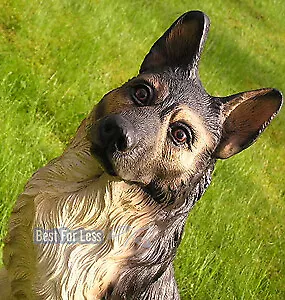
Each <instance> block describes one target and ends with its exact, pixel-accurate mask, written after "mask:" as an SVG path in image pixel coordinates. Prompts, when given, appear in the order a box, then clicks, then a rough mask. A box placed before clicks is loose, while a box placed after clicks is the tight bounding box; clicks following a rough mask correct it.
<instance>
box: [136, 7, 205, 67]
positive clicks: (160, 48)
mask: <svg viewBox="0 0 285 300" xmlns="http://www.w3.org/2000/svg"><path fill="white" fill-rule="evenodd" d="M209 26H210V20H209V18H208V17H207V16H206V15H205V14H204V13H203V12H200V11H190V12H187V13H185V14H183V15H182V16H181V17H180V18H178V19H177V20H176V21H175V22H174V23H173V24H172V25H171V27H170V28H169V29H168V30H167V31H166V32H165V33H164V34H163V36H162V37H160V38H159V39H158V40H157V41H156V42H155V44H154V45H153V46H152V48H151V50H150V52H149V53H148V54H147V55H146V57H145V59H144V61H143V63H142V65H141V68H140V73H143V72H148V71H151V72H153V71H154V70H161V69H163V68H165V67H172V68H173V67H174V68H175V67H181V68H183V69H192V68H195V67H197V66H198V62H199V59H200V55H201V52H202V50H203V47H204V44H205V41H206V38H207V33H208V30H209Z"/></svg>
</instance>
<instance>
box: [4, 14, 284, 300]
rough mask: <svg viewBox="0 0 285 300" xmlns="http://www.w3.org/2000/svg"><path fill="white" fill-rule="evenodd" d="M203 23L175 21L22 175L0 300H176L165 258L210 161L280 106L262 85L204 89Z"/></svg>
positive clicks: (205, 180)
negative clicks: (37, 165)
mask: <svg viewBox="0 0 285 300" xmlns="http://www.w3.org/2000/svg"><path fill="white" fill-rule="evenodd" d="M209 25H210V21H209V19H208V17H207V16H206V15H205V14H204V13H202V12H200V11H190V12H187V13H185V14H183V15H182V16H181V17H180V18H179V19H178V20H176V21H175V22H174V23H173V25H172V26H171V27H170V28H169V29H168V30H167V31H166V32H165V33H164V34H163V36H161V37H160V38H159V39H158V40H157V41H156V43H155V44H154V45H153V47H152V48H151V50H150V52H149V53H148V54H147V55H146V57H145V59H144V61H143V63H142V65H141V68H140V71H139V75H138V76H137V77H135V78H133V79H131V80H130V81H128V82H127V83H125V84H123V85H122V86H121V87H119V88H117V89H115V90H113V91H111V92H109V93H108V94H106V95H105V96H104V97H103V99H102V100H101V101H100V103H99V104H98V105H96V106H95V107H94V109H93V111H92V112H91V114H90V115H89V116H88V117H87V118H86V119H85V120H84V121H83V122H82V123H81V125H80V127H79V129H78V131H77V133H76V135H75V137H74V139H73V140H72V142H71V143H70V145H69V146H68V147H67V149H66V150H65V151H64V153H63V154H62V155H61V156H60V157H58V158H56V159H54V160H52V161H51V162H50V163H49V164H48V165H47V166H45V167H43V168H41V169H39V170H38V171H37V172H36V173H35V174H34V175H33V176H32V178H31V179H30V181H29V182H28V184H27V185H26V188H25V190H24V192H23V193H22V194H21V195H20V197H19V199H18V201H17V203H16V205H15V208H14V210H13V212H12V215H11V219H10V224H9V230H8V235H7V237H6V239H5V247H4V253H3V258H4V265H5V268H4V269H3V270H2V277H1V282H2V284H1V289H0V295H1V293H2V296H1V297H2V298H1V299H21V300H23V299H29V300H31V299H46V300H47V299H79V300H80V299H93V300H99V299H128V300H132V299H140V300H143V299H153V300H168V299H169V300H170V299H171V300H174V299H179V292H178V288H177V284H176V281H175V278H174V270H173V260H174V257H175V254H176V250H177V247H178V246H179V243H180V241H181V236H182V232H183V227H184V224H185V221H186V219H187V216H188V214H189V211H190V209H191V208H192V207H193V205H194V204H195V203H196V202H197V201H198V200H199V199H200V197H201V196H202V194H203V193H204V191H205V190H206V188H207V187H208V186H209V184H210V181H211V174H212V172H213V169H214V165H215V162H216V160H217V159H225V158H228V157H231V156H232V155H234V154H237V153H239V152H240V151H242V150H244V149H246V148H247V147H248V146H250V145H251V144H252V143H254V141H255V140H256V139H257V137H258V136H259V135H260V134H261V133H262V132H263V130H264V129H265V128H266V127H267V126H268V124H269V123H270V122H271V121H272V119H273V118H274V117H275V116H276V114H277V113H278V111H279V109H280V107H281V105H282V94H281V93H280V92H279V91H278V90H276V89H272V88H263V89H260V90H255V91H249V92H243V93H239V94H236V95H231V96H228V97H213V96H210V95H209V94H208V93H207V92H206V91H205V89H204V88H203V86H202V84H201V81H200V79H199V75H198V64H199V59H200V55H201V52H202V50H203V47H204V44H205V40H206V37H207V33H208V30H209Z"/></svg>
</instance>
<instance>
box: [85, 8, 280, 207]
mask: <svg viewBox="0 0 285 300" xmlns="http://www.w3.org/2000/svg"><path fill="white" fill-rule="evenodd" d="M209 26H210V21H209V18H208V17H207V16H206V15H205V14H204V13H202V12H200V11H190V12H187V13H185V14H183V15H182V16H181V17H180V18H178V19H177V20H176V21H175V22H174V23H173V25H172V26H171V27H170V28H169V29H168V30H167V31H166V32H165V33H164V34H163V35H162V37H160V38H159V39H158V40H157V42H155V44H154V45H153V47H152V48H151V50H150V52H149V53H148V54H147V55H146V57H145V59H144V61H143V63H142V65H141V68H140V72H139V75H138V76H137V77H135V78H133V79H131V80H130V81H128V82H127V83H125V84H124V85H123V86H121V87H120V88H118V89H115V90H114V91H112V92H110V93H108V94H107V95H105V96H104V98H103V99H102V100H101V102H100V103H99V104H98V106H97V107H96V108H95V109H94V112H93V119H92V120H93V121H92V122H93V124H92V126H91V130H90V132H91V133H90V139H91V142H92V153H93V154H94V155H95V156H96V157H97V158H98V159H99V160H100V161H101V163H102V166H103V167H104V168H105V170H106V171H107V172H109V173H110V174H111V175H115V176H118V177H120V178H121V179H123V180H125V181H128V182H133V183H135V184H138V185H140V186H142V188H143V189H144V191H146V192H147V193H149V194H150V195H151V196H152V197H153V198H154V199H155V200H156V201H158V202H168V203H173V202H175V201H176V199H177V193H183V192H184V191H186V190H188V191H189V192H191V190H192V189H193V188H194V187H195V186H196V184H197V183H198V182H199V180H200V178H201V177H202V176H203V175H204V174H205V173H207V170H208V169H209V168H210V169H212V167H213V164H214V162H215V160H216V159H217V158H227V157H230V156H232V155H234V154H235V153H238V152H240V151H241V150H243V149H245V148H247V147H248V146H249V145H250V144H251V143H253V142H254V141H255V139H256V138H257V137H258V136H259V134H260V133H261V132H262V131H263V130H264V128H265V127H266V126H267V125H268V124H269V123H270V121H271V120H272V118H273V117H274V116H275V115H276V113H277V112H278V110H279V109H280V107H281V103H282V95H281V93H280V92H279V91H277V90H274V89H261V90H257V91H251V92H244V93H240V94H237V95H233V96H229V97H225V98H219V97H213V96H211V95H209V94H208V93H207V92H206V91H205V89H204V88H203V86H202V84H201V81H200V79H199V74H198V64H199V59H200V56H201V53H202V50H203V48H204V44H205V41H206V38H207V34H208V30H209ZM178 198H179V197H178Z"/></svg>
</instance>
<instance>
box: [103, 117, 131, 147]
mask: <svg viewBox="0 0 285 300" xmlns="http://www.w3.org/2000/svg"><path fill="white" fill-rule="evenodd" d="M99 138H100V141H101V143H102V146H103V148H105V149H108V150H110V149H111V150H112V151H114V150H118V151H120V152H124V151H127V150H129V149H131V148H132V147H133V146H134V145H135V143H136V139H135V131H134V128H133V126H132V124H131V123H130V122H129V121H128V120H126V119H125V118H123V117H121V116H119V115H112V116H108V117H105V118H104V119H103V120H101V122H100V124H99Z"/></svg>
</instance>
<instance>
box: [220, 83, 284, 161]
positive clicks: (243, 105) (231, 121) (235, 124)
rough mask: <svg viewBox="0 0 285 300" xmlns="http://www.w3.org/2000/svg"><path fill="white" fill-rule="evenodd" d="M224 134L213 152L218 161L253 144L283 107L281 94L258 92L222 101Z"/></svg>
mask: <svg viewBox="0 0 285 300" xmlns="http://www.w3.org/2000/svg"><path fill="white" fill-rule="evenodd" d="M221 100H222V102H223V118H224V122H223V134H222V139H221V142H220V144H219V145H218V147H217V148H216V151H215V156H216V157H217V158H228V157H231V156H232V155H234V154H236V153H239V152H240V151H242V150H244V149H246V148H247V147H249V146H250V145H251V144H253V143H254V142H255V141H256V139H257V138H258V136H259V135H260V134H261V133H262V132H263V131H264V129H265V128H266V127H267V126H268V125H269V123H270V122H271V121H272V119H273V118H274V117H275V116H276V114H277V113H278V111H279V110H280V108H281V106H282V94H281V92H279V91H278V90H275V89H261V90H256V91H250V92H244V93H240V94H237V95H233V96H229V97H225V98H221Z"/></svg>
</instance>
